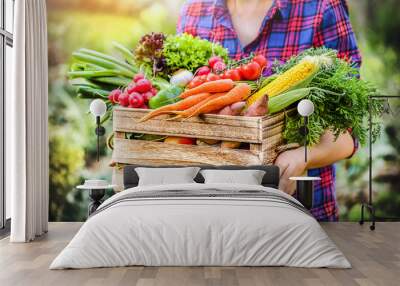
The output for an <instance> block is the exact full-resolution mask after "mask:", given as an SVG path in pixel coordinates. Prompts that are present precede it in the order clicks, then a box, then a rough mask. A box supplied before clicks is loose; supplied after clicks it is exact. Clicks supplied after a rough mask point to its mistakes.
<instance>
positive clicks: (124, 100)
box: [118, 92, 129, 107]
mask: <svg viewBox="0 0 400 286" xmlns="http://www.w3.org/2000/svg"><path fill="white" fill-rule="evenodd" d="M118 102H119V104H120V105H121V106H124V107H127V106H128V105H129V95H128V93H126V92H123V93H121V94H120V96H119V97H118Z"/></svg>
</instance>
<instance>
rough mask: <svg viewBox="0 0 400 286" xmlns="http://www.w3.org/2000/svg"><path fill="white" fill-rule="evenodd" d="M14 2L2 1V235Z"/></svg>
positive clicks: (6, 210) (6, 214) (6, 215)
mask: <svg viewBox="0 0 400 286" xmlns="http://www.w3.org/2000/svg"><path fill="white" fill-rule="evenodd" d="M13 32H14V0H0V63H1V65H0V235H2V234H3V233H5V232H8V231H9V225H10V224H9V222H10V217H11V212H10V205H11V201H10V194H9V193H8V192H7V191H6V188H5V187H4V186H5V175H4V171H5V169H4V166H5V164H4V155H5V150H4V146H5V144H4V141H5V136H4V131H5V127H6V124H5V108H4V106H5V98H6V97H7V96H8V95H9V94H10V93H11V88H12V86H11V75H12V68H13V58H12V48H13Z"/></svg>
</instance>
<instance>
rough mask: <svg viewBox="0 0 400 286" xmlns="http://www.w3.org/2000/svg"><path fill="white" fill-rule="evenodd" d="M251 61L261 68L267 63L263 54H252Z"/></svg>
mask: <svg viewBox="0 0 400 286" xmlns="http://www.w3.org/2000/svg"><path fill="white" fill-rule="evenodd" d="M253 61H255V62H256V63H258V64H259V65H260V68H261V69H263V68H264V67H265V66H266V65H267V59H266V58H265V57H264V56H263V55H257V56H254V58H253Z"/></svg>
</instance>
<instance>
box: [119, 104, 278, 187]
mask: <svg viewBox="0 0 400 286" xmlns="http://www.w3.org/2000/svg"><path fill="white" fill-rule="evenodd" d="M148 112H149V111H148V110H144V109H132V108H122V107H117V108H115V110H114V114H113V131H114V150H113V155H112V158H113V162H114V164H115V165H118V166H121V165H124V164H144V165H199V164H209V165H260V164H271V163H273V161H274V160H275V158H276V156H277V151H276V149H277V147H278V146H281V145H283V138H282V131H283V128H284V119H285V113H283V112H282V113H278V114H276V115H273V116H263V117H244V116H227V115H214V114H207V115H204V116H201V117H195V118H190V119H187V120H183V121H181V120H168V121H167V120H166V119H169V118H170V117H171V116H169V115H162V116H159V117H156V118H154V119H151V120H148V121H146V122H140V123H139V122H138V120H139V119H140V118H142V117H143V116H144V115H146V114H147V113H148ZM127 133H144V134H155V135H165V136H180V137H191V138H202V139H217V140H226V141H237V142H243V143H247V144H248V145H249V148H248V150H244V149H222V148H220V147H215V146H199V145H178V144H168V143H164V142H152V141H144V140H132V139H126V134H127ZM121 182H122V174H121V170H118V168H116V172H115V174H114V183H116V184H119V185H120V184H121Z"/></svg>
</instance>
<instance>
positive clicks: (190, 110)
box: [170, 92, 226, 120]
mask: <svg viewBox="0 0 400 286" xmlns="http://www.w3.org/2000/svg"><path fill="white" fill-rule="evenodd" d="M225 94H226V93H225V92H222V93H214V94H211V95H210V96H209V97H207V98H205V99H203V100H202V101H200V102H198V103H196V104H195V105H193V106H192V107H190V108H188V109H185V110H182V111H174V112H172V113H173V114H176V116H175V117H172V118H170V120H176V119H179V118H186V117H188V116H190V115H191V114H192V113H193V112H195V111H196V110H197V109H199V108H200V107H201V106H202V105H204V104H206V103H207V102H209V101H210V100H213V99H215V98H218V97H221V96H224V95H225Z"/></svg>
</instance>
